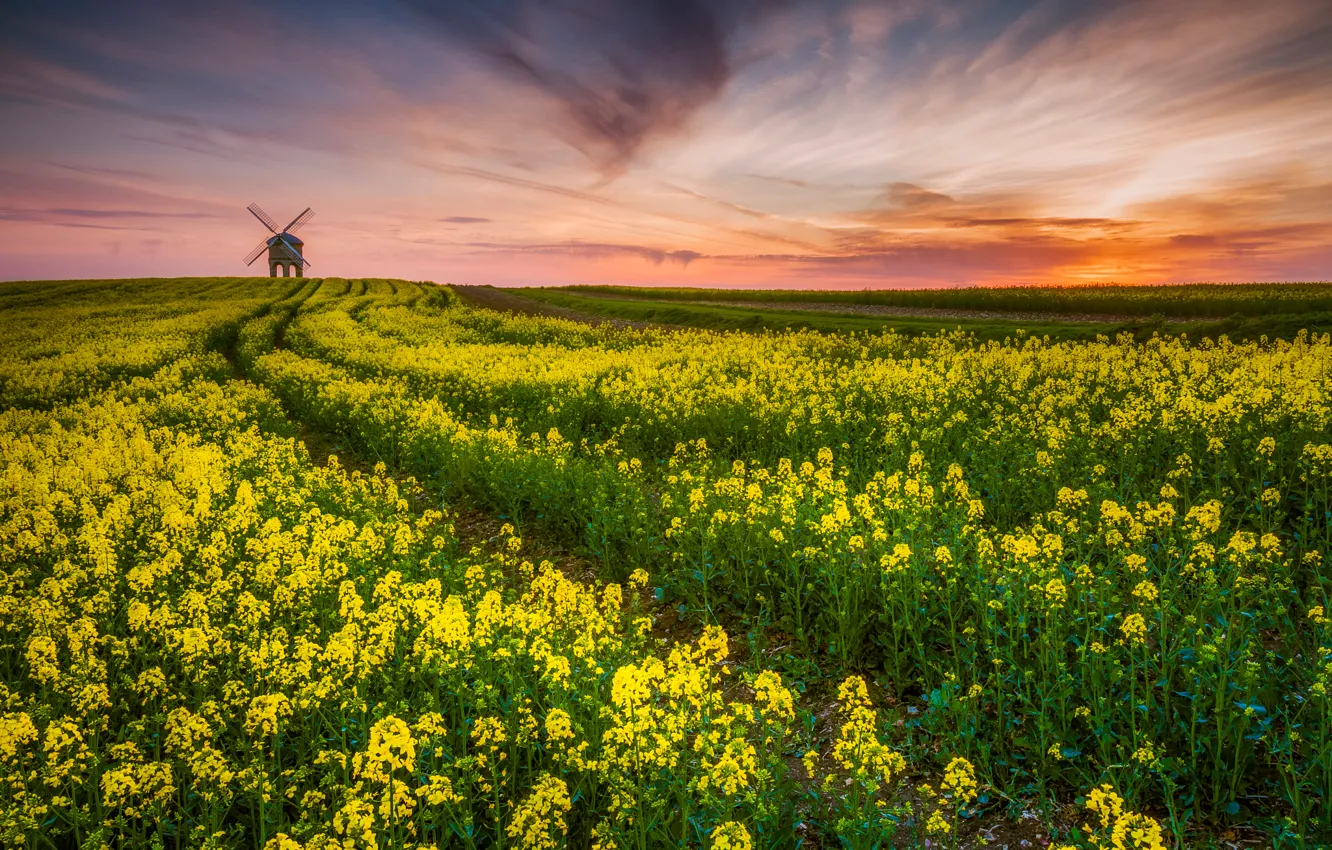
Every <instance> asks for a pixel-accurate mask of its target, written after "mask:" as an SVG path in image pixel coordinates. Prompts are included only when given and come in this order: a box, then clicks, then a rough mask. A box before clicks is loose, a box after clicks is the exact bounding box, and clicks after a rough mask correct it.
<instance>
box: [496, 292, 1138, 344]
mask: <svg viewBox="0 0 1332 850" xmlns="http://www.w3.org/2000/svg"><path fill="white" fill-rule="evenodd" d="M519 291H520V292H521V294H522V295H523V297H525V298H530V299H532V300H534V301H541V302H543V303H546V304H552V305H555V306H557V307H566V308H568V309H571V310H578V311H580V312H583V313H592V314H594V315H598V316H610V317H613V318H617V319H627V320H630V321H635V322H659V323H661V324H668V325H684V326H687V327H693V328H705V329H708V330H743V331H763V330H769V331H785V330H813V331H820V332H823V333H846V332H849V331H868V332H871V333H878V332H881V331H887V330H895V331H897V332H898V333H904V334H933V333H939V332H940V331H955V330H963V331H966V332H968V333H972V334H975V335H976V338H977V339H982V340H989V339H994V340H1002V339H1005V338H1011V337H1016V336H1018V335H1019V334H1020V333H1021V334H1025V335H1027V336H1049V337H1050V338H1051V339H1059V340H1093V339H1095V338H1096V336H1097V335H1098V334H1101V335H1109V336H1113V335H1114V334H1116V333H1118V332H1121V331H1129V332H1134V333H1136V332H1139V331H1141V330H1142V329H1143V328H1145V327H1147V325H1146V324H1144V325H1143V326H1141V327H1136V326H1130V325H1118V324H1092V323H1086V322H1081V323H1067V324H1065V323H1058V322H1037V323H1032V322H1015V321H1003V320H996V319H927V318H920V317H916V316H863V315H855V314H845V315H841V314H837V313H825V312H814V311H809V312H804V311H799V310H791V309H788V308H783V309H780V310H765V309H762V308H759V307H755V308H753V309H747V308H742V307H729V306H728V307H721V306H713V305H710V304H687V303H677V302H653V301H644V300H640V299H623V300H621V299H613V298H585V297H581V296H578V295H572V294H570V293H568V292H566V291H564V290H555V289H523V290H519Z"/></svg>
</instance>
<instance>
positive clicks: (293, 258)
mask: <svg viewBox="0 0 1332 850" xmlns="http://www.w3.org/2000/svg"><path fill="white" fill-rule="evenodd" d="M246 209H248V210H249V211H250V214H251V215H253V216H254V217H255V218H257V219H259V223H260V224H262V225H263V226H264V227H267V228H268V229H269V231H270V232H271V233H272V234H273V235H272V236H270V237H268V238H267V239H265V240H264V241H263V242H260V243H259V244H258V245H256V246H255V248H254V250H253V251H251V252H250V253H249V254H247V255H246V257H245V265H247V266H249V265H253V264H254V261H255V260H257V259H259V256H260V255H261V254H263V253H264V251H267V252H268V276H269V277H277V276H278V269H282V277H288V276H290V275H295V276H296V277H305V269H306V267H307V266H309V265H310V264H309V263H308V262H306V259H305V242H304V241H302V240H301V239H300V238H299V237H297V236H296V235H295V234H296V231H297V230H299V229H300V228H301V227H302V226H303V225H304V224H305V223H306V222H307V221H309V220H310V219H312V218H314V211H313V210H311V209H310V208H309V207H306V208H305V212H303V213H301V214H300V215H298V216H296V217H295V218H293V219H292V220H291V223H290V224H288V225H287V226H286V227H284V228H282V229H281V230H279V229H278V226H277V222H275V221H273V219H271V218H269V216H268V213H266V212H264V211H263V210H261V209H259V205H258V204H250V205H249V206H248V207H246Z"/></svg>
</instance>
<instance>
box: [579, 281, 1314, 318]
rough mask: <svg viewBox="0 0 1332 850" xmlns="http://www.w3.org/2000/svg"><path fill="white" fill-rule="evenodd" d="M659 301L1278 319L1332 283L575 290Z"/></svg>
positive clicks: (1302, 308)
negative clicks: (856, 288)
mask: <svg viewBox="0 0 1332 850" xmlns="http://www.w3.org/2000/svg"><path fill="white" fill-rule="evenodd" d="M562 289H563V290H564V291H566V292H573V293H576V292H579V291H585V292H586V291H596V292H599V293H603V294H612V295H623V296H625V297H636V298H650V299H653V300H657V301H754V302H775V303H792V302H801V301H806V302H809V301H817V302H823V303H839V304H874V305H882V306H891V307H931V308H938V309H951V310H1007V311H1015V312H1032V313H1065V314H1069V313H1093V314H1094V313H1103V314H1113V315H1119V316H1143V317H1151V316H1156V315H1160V316H1167V317H1188V318H1192V317H1206V318H1213V319H1221V318H1227V317H1238V316H1270V315H1272V314H1274V313H1285V314H1295V315H1298V314H1306V313H1310V312H1314V313H1327V312H1332V283H1244V284H1187V285H1177V286H1017V287H977V286H973V287H965V288H956V289H862V290H855V291H831V290H827V289H695V288H691V287H641V286H595V287H593V286H570V287H562Z"/></svg>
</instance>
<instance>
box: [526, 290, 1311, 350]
mask: <svg viewBox="0 0 1332 850" xmlns="http://www.w3.org/2000/svg"><path fill="white" fill-rule="evenodd" d="M1330 290H1332V287H1329V286H1328V285H1327V284H1287V285H1283V286H1282V287H1280V288H1274V287H1271V286H1267V285H1262V284H1210V285H1202V284H1200V285H1191V286H1154V287H1153V286H1139V287H1071V288H1067V287H1006V288H961V289H904V290H859V291H829V290H785V289H767V290H764V289H697V288H668V287H650V288H644V287H631V286H567V287H547V288H540V287H528V288H524V289H517V290H509V291H510V292H512V293H514V294H516V295H520V296H521V297H523V298H527V299H531V300H533V301H538V302H541V303H545V304H552V305H556V306H558V307H563V308H569V309H573V310H577V311H579V312H581V313H584V314H587V315H591V316H602V317H610V318H616V319H621V320H627V321H638V322H660V323H662V324H668V325H685V326H690V327H699V328H708V329H712V330H728V329H738V330H819V331H825V332H843V331H857V330H862V331H874V332H881V331H887V330H892V331H895V332H897V333H904V334H933V333H938V332H940V331H952V330H957V329H958V328H959V327H960V328H962V329H965V330H966V331H968V332H969V333H971V334H973V335H975V336H976V337H978V338H980V339H995V340H1002V339H1004V338H1005V337H1011V336H1015V335H1016V334H1017V333H1018V332H1019V331H1021V332H1022V333H1023V334H1025V335H1029V336H1039V337H1049V338H1051V339H1055V340H1094V339H1095V338H1096V337H1097V336H1099V335H1108V336H1111V337H1114V336H1117V335H1118V334H1120V333H1130V334H1133V335H1134V336H1135V337H1136V338H1138V339H1139V340H1145V339H1149V338H1151V336H1152V335H1153V334H1155V333H1164V334H1172V335H1188V336H1190V337H1192V338H1194V339H1198V338H1202V337H1210V338H1214V339H1215V338H1217V337H1219V336H1222V335H1225V336H1227V337H1229V338H1231V339H1244V340H1248V339H1252V340H1258V339H1261V338H1262V337H1263V336H1267V337H1269V338H1272V339H1277V338H1284V339H1290V338H1292V337H1293V336H1294V335H1295V334H1297V333H1298V332H1299V331H1301V330H1306V331H1310V332H1314V333H1319V332H1324V333H1325V332H1328V331H1332V302H1330V301H1329V295H1328V293H1329V291H1330Z"/></svg>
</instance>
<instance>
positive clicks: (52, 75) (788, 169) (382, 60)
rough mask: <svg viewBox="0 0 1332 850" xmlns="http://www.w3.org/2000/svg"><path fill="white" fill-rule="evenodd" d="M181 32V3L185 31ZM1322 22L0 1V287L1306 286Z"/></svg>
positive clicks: (381, 0)
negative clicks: (303, 259) (273, 258)
mask: <svg viewBox="0 0 1332 850" xmlns="http://www.w3.org/2000/svg"><path fill="white" fill-rule="evenodd" d="M194 6H197V7H198V8H191V7H194ZM1328 45H1332V9H1330V6H1329V2H1328V0H1263V2H1254V1H1253V0H1235V1H1234V2H1231V0H1097V2H1072V1H1071V0H1069V1H1068V2H1059V0H1053V2H1051V0H937V2H930V1H929V0H826V2H807V1H806V0H636V2H631V0H620V2H614V0H374V1H373V2H372V0H322V2H311V1H310V0H264V2H247V1H246V0H240V2H215V3H212V4H210V5H207V6H204V5H203V4H182V3H166V2H160V0H118V2H115V3H105V2H96V3H94V2H68V0H6V2H5V3H4V4H2V5H0V279H50V278H89V277H91V278H100V277H143V276H184V275H209V276H212V275H245V274H266V272H267V270H266V268H265V266H264V263H263V260H262V259H261V260H260V261H259V262H257V263H255V264H254V265H253V266H251V267H249V268H248V269H247V267H246V266H245V264H244V263H243V261H242V260H243V257H244V256H245V255H246V254H247V253H248V252H249V250H250V249H251V248H252V247H254V246H255V245H256V244H257V243H258V242H259V241H260V240H261V239H262V238H263V237H265V236H267V235H268V233H267V231H266V230H264V229H263V227H262V226H261V225H260V224H259V223H258V222H257V221H255V220H254V219H253V218H252V217H251V216H250V214H249V213H248V212H246V209H245V208H246V206H247V205H248V204H250V203H251V202H256V203H258V204H259V205H260V206H261V207H262V208H263V209H265V210H266V211H267V212H268V214H269V215H271V216H272V217H273V218H274V219H277V220H278V221H279V223H282V222H285V221H287V220H289V219H291V218H293V217H295V216H296V215H297V214H298V213H300V212H301V211H302V210H303V209H305V208H306V207H307V206H308V207H312V208H313V209H314V212H315V215H314V218H313V219H312V220H311V221H310V223H309V224H307V225H305V227H304V229H302V230H301V231H300V235H301V237H302V238H304V239H305V253H306V255H307V259H308V260H309V261H310V264H311V265H310V269H309V270H308V272H307V273H308V274H310V275H318V276H340V277H395V278H407V279H412V280H434V281H437V282H441V283H444V282H452V283H474V284H493V285H497V286H512V285H561V284H574V283H590V284H599V283H618V284H632V285H674V286H763V287H781V288H786V287H801V288H863V287H919V286H966V285H1012V284H1061V285H1066V284H1087V283H1124V284H1139V283H1163V282H1187V281H1277V280H1304V281H1308V280H1328V279H1332V49H1329V48H1328Z"/></svg>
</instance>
